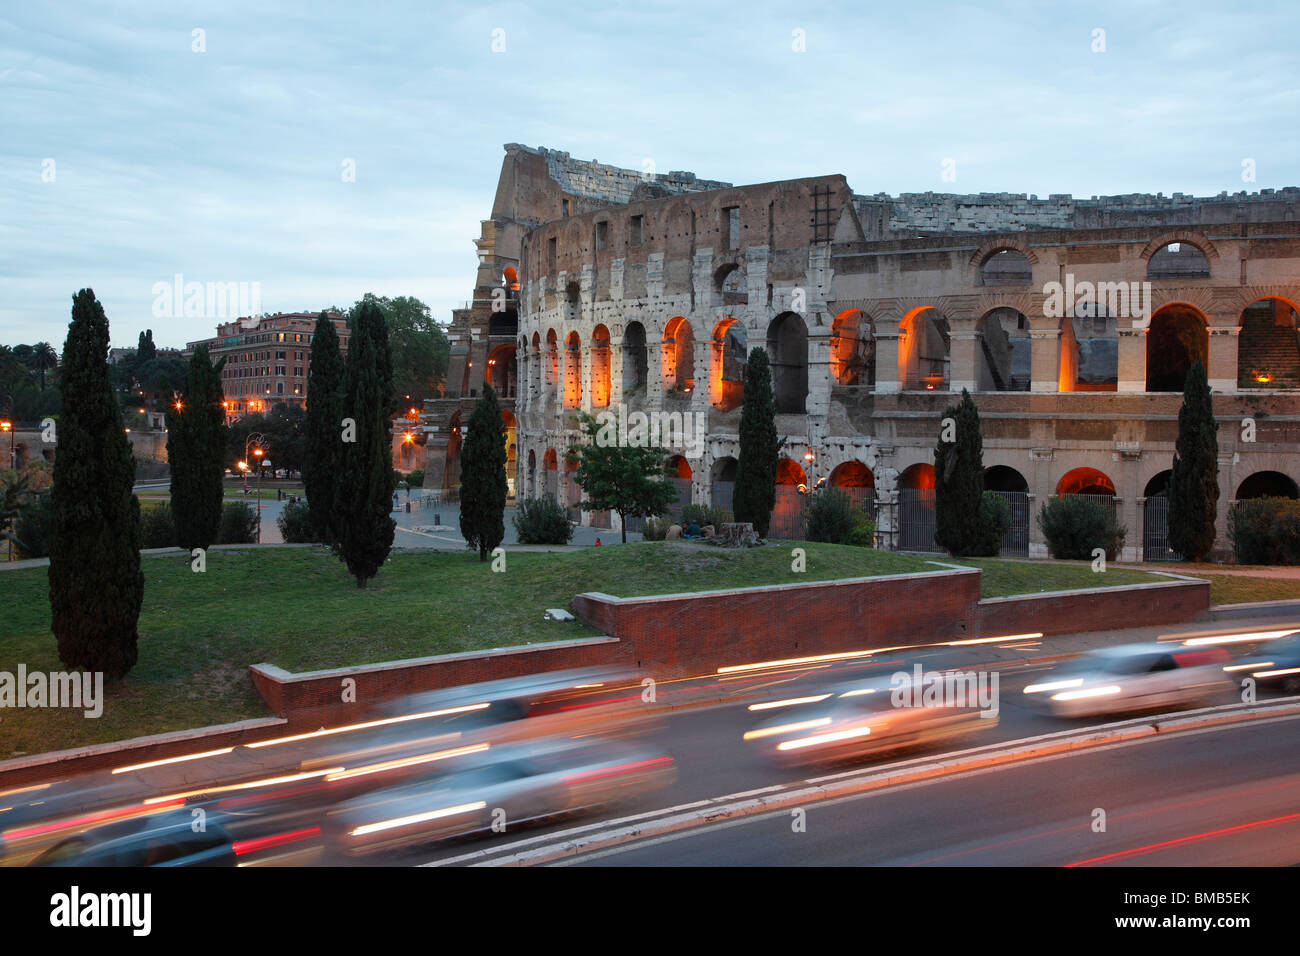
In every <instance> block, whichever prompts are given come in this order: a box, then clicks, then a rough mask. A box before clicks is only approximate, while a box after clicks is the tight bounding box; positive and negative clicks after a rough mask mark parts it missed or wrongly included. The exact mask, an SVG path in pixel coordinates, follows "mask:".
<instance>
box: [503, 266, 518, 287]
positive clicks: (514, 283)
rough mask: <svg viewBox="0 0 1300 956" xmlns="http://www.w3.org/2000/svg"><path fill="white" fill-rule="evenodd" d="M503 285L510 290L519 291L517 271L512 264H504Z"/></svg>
mask: <svg viewBox="0 0 1300 956" xmlns="http://www.w3.org/2000/svg"><path fill="white" fill-rule="evenodd" d="M505 287H506V289H507V290H508V291H510V292H518V291H519V273H518V272H517V271H516V270H515V267H514V266H506V271H505Z"/></svg>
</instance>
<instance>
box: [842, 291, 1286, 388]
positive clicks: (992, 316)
mask: <svg viewBox="0 0 1300 956" xmlns="http://www.w3.org/2000/svg"><path fill="white" fill-rule="evenodd" d="M1240 329H1241V331H1240V334H1239V337H1238V343H1237V346H1238V350H1237V357H1238V367H1237V384H1238V387H1240V388H1260V387H1266V388H1267V387H1271V388H1276V387H1279V386H1300V332H1298V330H1297V306H1296V304H1295V303H1294V302H1292V301H1291V300H1289V299H1286V298H1284V297H1281V296H1265V297H1262V298H1259V299H1257V300H1255V301H1254V302H1252V303H1251V304H1250V305H1249V306H1247V307H1246V308H1245V309H1244V310H1243V311H1242V313H1241V327H1240ZM1060 332H1061V336H1060V342H1059V348H1060V353H1061V354H1060V364H1059V369H1060V371H1059V374H1058V381H1057V390H1058V391H1063V392H1064V391H1116V390H1117V388H1118V380H1119V348H1118V343H1119V327H1118V323H1117V320H1116V317H1114V316H1110V315H1108V314H1106V309H1105V307H1104V306H1097V305H1095V304H1094V305H1088V306H1080V308H1079V309H1078V310H1077V311H1076V314H1075V315H1074V316H1072V317H1070V318H1069V319H1063V320H1062V321H1061V325H1060ZM976 339H977V342H978V350H977V352H976V356H975V365H976V374H977V381H976V388H977V389H978V390H979V391H1028V390H1029V387H1030V378H1031V373H1032V339H1031V335H1030V327H1029V320H1028V318H1027V317H1026V316H1025V315H1024V313H1022V312H1020V311H1018V310H1017V309H1014V308H1011V307H1009V306H1002V307H998V308H995V309H993V310H991V311H989V312H988V313H986V314H985V315H984V316H982V317H981V318H980V319H979V321H978V322H977V323H976ZM830 346H831V348H830V354H831V374H832V376H833V378H834V381H835V383H836V384H839V385H850V386H866V387H874V386H875V384H876V374H877V371H876V361H875V356H876V342H875V336H874V334H873V323H872V320H871V318H870V316H868V315H867V314H866V313H865V312H863V311H862V310H861V309H846V310H844V311H843V312H841V313H840V314H839V315H837V316H836V317H835V319H834V321H833V322H832V325H831V341H830ZM1145 358H1146V389H1145V390H1146V391H1148V392H1169V391H1182V389H1183V385H1184V382H1185V380H1186V377H1187V370H1188V369H1189V368H1190V367H1191V366H1192V364H1193V363H1194V362H1196V361H1199V362H1201V364H1202V365H1205V366H1206V367H1207V368H1208V363H1209V321H1208V319H1207V317H1206V315H1205V314H1204V313H1203V312H1202V311H1201V310H1200V309H1198V308H1197V307H1195V306H1193V305H1190V304H1187V303H1170V304H1167V305H1165V306H1162V307H1161V308H1160V309H1158V310H1157V311H1156V312H1155V313H1154V314H1153V315H1152V316H1151V325H1150V328H1149V331H1148V332H1147V336H1146V356H1145ZM897 374H898V379H897V380H898V382H899V383H900V386H901V387H902V389H904V390H908V391H912V390H937V391H946V390H948V388H949V387H950V383H951V336H950V330H949V325H948V320H947V319H946V318H945V317H944V316H943V315H942V314H941V313H940V312H939V311H938V310H937V309H935V308H934V307H931V306H920V307H917V308H914V309H912V310H911V311H910V312H908V313H907V315H906V316H904V318H903V320H902V321H901V322H900V323H899V345H898V368H897Z"/></svg>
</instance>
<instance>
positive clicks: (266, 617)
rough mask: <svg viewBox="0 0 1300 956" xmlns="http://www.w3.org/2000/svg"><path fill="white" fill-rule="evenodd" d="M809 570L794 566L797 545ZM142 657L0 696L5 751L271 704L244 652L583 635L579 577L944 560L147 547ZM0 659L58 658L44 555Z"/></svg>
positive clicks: (420, 649)
mask: <svg viewBox="0 0 1300 956" xmlns="http://www.w3.org/2000/svg"><path fill="white" fill-rule="evenodd" d="M795 546H798V547H802V548H804V549H805V550H806V552H807V571H806V572H805V573H795V572H792V571H791V570H790V565H791V554H790V549H791V548H792V547H795ZM962 563H965V564H970V565H974V566H978V567H980V568H981V569H982V570H983V571H984V587H983V594H984V596H986V597H992V596H1000V595H1006V594H1012V593H1021V592H1030V593H1037V592H1038V591H1040V590H1043V589H1046V590H1061V589H1071V588H1081V587H1097V586H1101V585H1106V586H1114V585H1120V584H1130V583H1135V582H1139V581H1153V580H1160V579H1159V578H1156V577H1154V576H1153V575H1151V574H1149V573H1147V572H1143V571H1137V570H1124V571H1120V570H1118V569H1116V570H1110V571H1107V572H1106V573H1105V574H1094V573H1093V572H1092V571H1091V569H1090V567H1089V565H1088V564H1087V563H1086V562H1080V563H1079V564H1077V565H1075V564H1044V563H1035V562H1014V561H998V560H995V559H988V560H978V561H965V562H962ZM143 567H144V571H145V599H144V608H143V611H142V612H141V615H140V623H139V631H140V644H139V651H140V660H139V663H138V664H137V665H136V667H135V668H134V669H133V670H132V671H131V673H130V674H129V675H127V677H126V678H125V679H124V680H123V681H121V682H120V683H118V684H116V685H115V686H112V687H110V688H106V696H107V701H106V704H105V710H104V715H103V716H102V717H100V718H98V719H94V720H88V719H85V718H83V717H81V715H80V712H76V713H71V712H67V711H56V710H42V711H31V710H26V709H23V710H16V709H5V710H0V759H3V758H5V757H12V756H17V755H19V754H21V753H34V752H40V751H44V750H54V749H63V748H67V747H73V746H78V745H84V744H91V743H99V742H104V741H110V740H120V739H124V738H128V737H135V736H140V735H144V734H153V733H163V732H166V731H172V730H180V729H185V728H190V727H198V726H204V725H208V724H218V723H227V722H230V721H235V720H242V719H246V718H249V717H260V716H265V715H266V709H265V707H264V705H263V704H262V701H261V698H260V697H259V696H258V694H257V692H256V691H255V690H254V688H253V683H252V680H251V678H250V677H249V673H248V665H250V664H255V663H258V662H262V661H266V662H270V663H273V664H277V665H279V666H281V667H284V668H287V669H288V670H293V671H304V670H314V669H319V668H328V667H341V666H347V665H354V664H362V663H369V662H374V661H385V660H395V659H400V658H406V657H423V656H427V655H433V654H447V653H453V652H457V651H471V650H478V649H485V648H492V647H507V646H514V645H521V644H525V643H539V642H544V641H555V640H563V639H568V638H575V637H583V636H590V635H592V634H594V633H595V632H594V631H593V630H592V629H590V628H588V627H586V626H585V625H583V624H581V623H579V622H576V621H575V622H564V623H558V622H553V621H549V622H548V621H544V620H543V613H544V610H545V609H546V608H548V607H568V606H569V604H570V602H571V600H572V598H573V596H574V595H575V594H577V593H580V592H582V591H604V592H606V593H610V594H615V595H619V596H623V597H633V596H639V595H645V594H656V593H666V592H674V591H700V590H708V589H713V588H724V587H742V586H747V585H755V584H766V583H787V582H797V581H809V580H827V579H832V578H844V577H858V576H869V575H880V574H900V573H908V572H917V571H935V570H940V569H938V568H936V566H935V565H934V564H932V563H931V562H930V561H928V560H927V559H926V558H925V557H922V556H918V555H907V554H896V553H892V552H887V551H874V550H871V549H863V548H848V547H841V546H838V545H827V544H813V543H808V542H797V543H796V542H774V543H773V544H771V545H770V546H768V547H763V548H756V549H749V550H739V551H729V550H721V549H715V548H711V547H707V546H704V545H698V544H692V543H687V542H640V543H635V544H628V545H617V546H607V547H602V548H587V549H583V550H574V551H564V552H550V553H547V552H511V553H509V554H508V556H507V568H506V571H505V572H504V573H494V572H493V571H492V570H491V563H490V562H489V563H487V564H483V563H480V562H479V561H478V559H477V556H476V555H473V554H471V553H468V552H463V553H462V552H436V551H418V552H397V553H394V554H393V556H392V557H391V559H390V561H389V562H388V564H386V565H385V566H384V569H383V571H382V572H381V573H380V574H379V576H378V577H376V578H375V579H374V580H373V581H371V582H370V586H369V587H367V588H366V589H365V590H361V589H358V588H357V587H356V585H355V583H354V582H353V580H352V579H351V578H350V577H349V576H348V574H347V570H346V568H345V567H344V566H343V564H342V563H341V562H339V561H338V560H337V559H335V558H333V557H332V556H330V555H329V554H328V553H326V552H324V551H322V550H320V549H317V548H295V549H289V548H286V549H283V550H281V549H258V550H248V551H212V552H209V554H208V557H207V572H206V573H204V574H197V573H194V572H193V571H191V570H190V565H189V560H188V557H182V556H180V555H166V556H157V557H150V558H148V559H146V560H145V561H144V563H143ZM2 573H3V574H4V577H3V578H0V580H3V582H4V587H5V598H6V599H5V605H6V608H7V613H6V615H5V616H4V618H3V621H0V670H5V671H9V672H11V673H12V672H14V671H15V670H16V668H17V664H18V662H20V661H21V662H22V663H24V664H25V665H26V666H27V669H28V671H57V670H62V669H63V667H62V665H61V664H60V663H59V660H58V656H57V652H56V651H57V649H56V644H55V640H54V638H53V636H52V635H51V634H50V631H49V617H50V611H49V600H48V585H47V580H46V569H45V568H28V569H23V570H15V571H5V572H2Z"/></svg>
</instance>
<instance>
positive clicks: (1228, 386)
mask: <svg viewBox="0 0 1300 956" xmlns="http://www.w3.org/2000/svg"><path fill="white" fill-rule="evenodd" d="M1208 319H1209V333H1210V342H1209V345H1210V356H1209V367H1208V368H1206V370H1205V377H1206V378H1207V379H1209V383H1210V388H1211V389H1213V390H1214V391H1216V392H1223V393H1224V394H1225V395H1235V394H1237V373H1238V368H1237V346H1238V344H1239V343H1240V341H1241V313H1240V312H1238V313H1236V314H1232V313H1228V314H1224V313H1219V314H1216V315H1211V316H1208Z"/></svg>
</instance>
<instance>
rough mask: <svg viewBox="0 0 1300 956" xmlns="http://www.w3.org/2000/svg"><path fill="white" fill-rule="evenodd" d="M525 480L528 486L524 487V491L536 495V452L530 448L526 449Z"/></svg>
mask: <svg viewBox="0 0 1300 956" xmlns="http://www.w3.org/2000/svg"><path fill="white" fill-rule="evenodd" d="M527 482H528V487H527V488H526V489H525V493H526V494H529V495H532V496H534V497H535V496H536V495H537V452H536V451H535V450H534V449H532V448H530V449H528V478H527Z"/></svg>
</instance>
